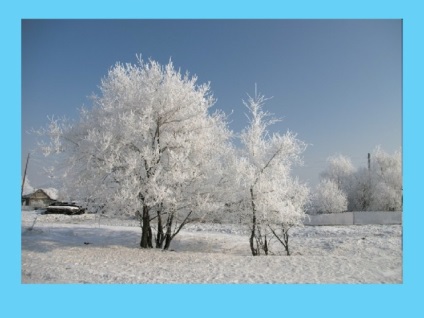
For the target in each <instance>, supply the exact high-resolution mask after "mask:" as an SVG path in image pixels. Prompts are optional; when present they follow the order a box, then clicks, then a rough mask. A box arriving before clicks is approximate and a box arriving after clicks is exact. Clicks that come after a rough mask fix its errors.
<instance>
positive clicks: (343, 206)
mask: <svg viewBox="0 0 424 318" xmlns="http://www.w3.org/2000/svg"><path fill="white" fill-rule="evenodd" d="M313 210H314V211H315V212H317V213H333V212H343V211H347V196H346V194H345V193H344V192H343V191H342V190H341V189H339V187H338V185H337V183H336V182H334V181H333V180H328V179H323V180H321V181H320V183H319V184H318V186H317V187H316V190H315V193H314V197H313Z"/></svg>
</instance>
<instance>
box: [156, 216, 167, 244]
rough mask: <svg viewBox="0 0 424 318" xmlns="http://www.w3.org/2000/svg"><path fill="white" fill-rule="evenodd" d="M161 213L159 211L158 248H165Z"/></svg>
mask: <svg viewBox="0 0 424 318" xmlns="http://www.w3.org/2000/svg"><path fill="white" fill-rule="evenodd" d="M161 212H162V211H158V212H157V214H158V231H157V234H156V248H162V246H163V241H164V238H165V237H164V233H163V225H162V216H161Z"/></svg>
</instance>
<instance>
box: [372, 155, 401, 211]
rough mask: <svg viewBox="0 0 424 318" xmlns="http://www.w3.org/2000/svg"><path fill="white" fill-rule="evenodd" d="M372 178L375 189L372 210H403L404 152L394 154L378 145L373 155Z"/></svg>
mask: <svg viewBox="0 0 424 318" xmlns="http://www.w3.org/2000/svg"><path fill="white" fill-rule="evenodd" d="M371 179H372V186H373V191H372V193H371V198H370V205H369V209H370V210H375V211H379V210H380V211H400V210H402V154H401V152H400V151H396V152H395V153H394V154H393V155H390V154H388V153H386V152H385V151H384V150H382V149H381V147H376V148H375V149H374V151H373V152H372V155H371Z"/></svg>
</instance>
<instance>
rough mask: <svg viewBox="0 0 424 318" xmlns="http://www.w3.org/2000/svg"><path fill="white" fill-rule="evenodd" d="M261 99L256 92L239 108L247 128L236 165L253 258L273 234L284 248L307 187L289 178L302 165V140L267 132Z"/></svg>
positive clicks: (298, 219) (268, 121) (268, 120)
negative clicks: (244, 112)
mask: <svg viewBox="0 0 424 318" xmlns="http://www.w3.org/2000/svg"><path fill="white" fill-rule="evenodd" d="M265 101H266V98H265V97H264V96H263V95H258V94H256V92H255V97H253V98H252V97H250V96H249V98H248V100H247V102H246V101H243V102H244V105H245V106H246V107H247V108H248V110H249V115H248V118H249V125H248V127H247V128H246V129H245V130H244V131H243V132H242V133H241V142H242V145H243V150H242V152H241V155H240V157H239V158H238V159H237V164H236V171H237V172H236V177H237V178H238V182H239V189H240V196H241V200H240V202H241V211H242V219H243V221H244V222H245V223H246V224H247V225H248V226H249V230H250V238H249V243H250V249H251V252H252V255H254V256H255V255H260V254H261V253H262V252H263V253H265V254H268V253H269V242H270V239H271V238H272V237H273V236H275V237H276V238H277V239H278V240H279V241H280V242H281V243H283V245H284V244H286V246H285V247H286V251H287V254H289V249H288V230H289V229H290V228H291V227H292V226H295V225H301V224H302V221H303V218H304V205H305V203H306V201H307V197H308V189H307V187H306V186H305V185H303V184H301V183H300V182H299V181H298V180H296V179H293V178H292V177H291V174H290V173H291V168H292V166H293V164H296V163H301V157H300V156H301V154H302V153H303V151H304V150H305V148H306V145H305V143H304V142H302V141H300V140H298V139H297V138H296V135H295V134H293V133H292V132H290V131H288V132H287V133H285V134H284V135H280V134H279V133H275V134H272V135H271V134H270V133H269V131H268V127H269V126H270V125H272V124H273V123H275V122H276V121H277V120H275V119H273V118H269V116H270V114H269V113H267V112H265V111H263V105H264V103H265Z"/></svg>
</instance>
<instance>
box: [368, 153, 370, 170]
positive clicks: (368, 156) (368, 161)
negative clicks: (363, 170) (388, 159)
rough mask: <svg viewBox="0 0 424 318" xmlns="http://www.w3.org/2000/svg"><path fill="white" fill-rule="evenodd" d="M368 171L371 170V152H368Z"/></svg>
mask: <svg viewBox="0 0 424 318" xmlns="http://www.w3.org/2000/svg"><path fill="white" fill-rule="evenodd" d="M368 171H371V154H370V153H368Z"/></svg>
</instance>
